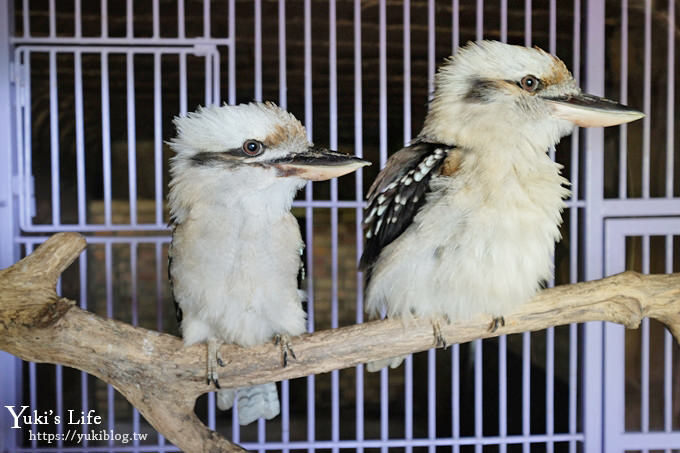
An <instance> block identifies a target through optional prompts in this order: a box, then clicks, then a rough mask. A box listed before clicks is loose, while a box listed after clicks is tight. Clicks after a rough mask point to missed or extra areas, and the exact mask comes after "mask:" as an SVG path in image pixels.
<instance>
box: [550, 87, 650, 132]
mask: <svg viewBox="0 0 680 453" xmlns="http://www.w3.org/2000/svg"><path fill="white" fill-rule="evenodd" d="M547 101H548V103H549V104H550V107H551V108H552V114H553V116H556V117H557V118H562V119H564V120H567V121H571V122H572V123H574V124H575V125H577V126H581V127H607V126H616V125H617V124H623V123H630V122H631V121H635V120H639V119H640V118H642V117H644V116H645V114H644V113H642V112H638V111H637V110H634V109H631V108H630V107H626V106H625V105H621V104H619V103H618V102H614V101H610V100H609V99H605V98H601V97H598V96H593V95H591V94H585V93H584V94H578V95H575V96H565V97H559V98H549V99H547Z"/></svg>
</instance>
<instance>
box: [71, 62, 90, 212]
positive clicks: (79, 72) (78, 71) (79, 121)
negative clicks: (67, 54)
mask: <svg viewBox="0 0 680 453" xmlns="http://www.w3.org/2000/svg"><path fill="white" fill-rule="evenodd" d="M81 56H82V54H81V52H80V51H78V52H75V54H74V56H73V61H74V66H75V67H74V78H75V103H76V180H77V184H78V188H77V192H78V224H79V225H85V224H86V223H87V214H86V209H85V203H86V198H85V134H84V131H83V127H84V121H85V120H84V117H83V65H82V61H81Z"/></svg>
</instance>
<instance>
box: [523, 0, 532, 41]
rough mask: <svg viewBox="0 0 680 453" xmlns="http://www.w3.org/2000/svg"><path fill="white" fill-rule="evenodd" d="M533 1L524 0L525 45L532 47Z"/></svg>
mask: <svg viewBox="0 0 680 453" xmlns="http://www.w3.org/2000/svg"><path fill="white" fill-rule="evenodd" d="M532 11H533V10H532V8H531V0H524V45H525V46H527V47H531V12H532Z"/></svg>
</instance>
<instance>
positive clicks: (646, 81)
mask: <svg viewBox="0 0 680 453" xmlns="http://www.w3.org/2000/svg"><path fill="white" fill-rule="evenodd" d="M644 40H645V41H644V49H645V54H644V76H643V96H642V105H643V111H644V113H645V117H644V118H642V198H649V189H650V188H649V182H650V181H649V178H650V165H651V161H650V159H651V157H650V147H651V143H650V142H651V126H652V123H651V121H652V118H651V114H652V2H651V0H645V31H644Z"/></svg>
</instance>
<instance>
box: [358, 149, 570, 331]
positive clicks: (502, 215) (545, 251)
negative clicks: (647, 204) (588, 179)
mask: <svg viewBox="0 0 680 453" xmlns="http://www.w3.org/2000/svg"><path fill="white" fill-rule="evenodd" d="M532 167H533V168H531V169H527V168H522V167H513V166H510V167H508V166H503V165H499V164H498V163H497V162H493V160H491V159H487V160H480V159H478V158H477V156H475V155H468V156H467V157H466V160H465V162H464V163H463V165H462V166H461V168H460V169H459V170H458V171H457V172H456V174H455V176H451V177H447V176H439V177H437V178H433V180H432V182H431V183H430V188H431V190H432V192H431V193H429V194H428V198H427V202H426V203H425V205H424V206H423V207H422V208H421V210H420V211H419V213H418V214H417V215H416V217H415V218H414V221H413V224H412V225H411V226H410V227H409V228H408V230H406V231H405V232H404V233H403V234H402V235H401V236H400V237H399V238H398V239H397V240H395V241H394V242H393V243H391V244H390V245H388V246H387V247H385V248H384V249H383V251H382V253H381V255H380V258H379V259H378V261H377V262H376V264H375V267H374V268H373V277H372V279H371V283H370V285H369V288H368V302H367V306H368V309H369V311H371V312H373V314H377V313H379V312H380V310H381V308H382V307H383V304H384V306H385V308H386V309H387V313H388V315H392V316H396V317H408V316H410V315H411V314H413V315H416V316H419V317H433V316H437V315H440V314H445V315H447V316H448V317H450V318H452V319H456V318H467V317H470V316H472V315H474V314H477V313H480V312H484V313H489V314H491V315H502V314H503V313H505V312H507V311H508V310H509V309H511V308H512V307H514V306H515V305H517V304H519V303H522V302H524V301H525V300H527V299H528V298H530V297H531V296H532V295H533V294H534V293H535V292H536V290H537V289H538V287H539V284H540V282H541V281H542V280H545V279H548V278H550V276H551V275H552V268H553V265H552V256H553V249H554V243H555V241H556V240H559V228H558V227H559V224H560V222H561V216H560V213H561V210H562V208H563V206H564V204H563V201H562V199H563V198H564V197H565V196H567V195H568V193H569V191H568V190H567V189H566V188H565V187H563V186H562V184H564V183H566V182H567V181H566V180H565V179H564V178H562V177H561V176H560V175H559V168H560V167H559V165H558V164H555V163H553V162H551V161H550V160H549V159H548V158H547V156H542V158H541V159H540V161H539V162H535V163H532ZM508 169H509V170H508Z"/></svg>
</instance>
